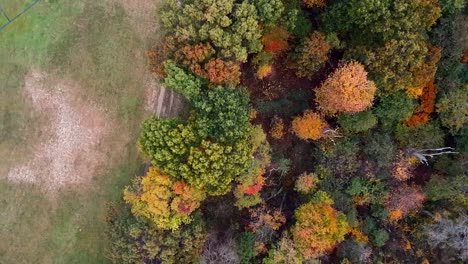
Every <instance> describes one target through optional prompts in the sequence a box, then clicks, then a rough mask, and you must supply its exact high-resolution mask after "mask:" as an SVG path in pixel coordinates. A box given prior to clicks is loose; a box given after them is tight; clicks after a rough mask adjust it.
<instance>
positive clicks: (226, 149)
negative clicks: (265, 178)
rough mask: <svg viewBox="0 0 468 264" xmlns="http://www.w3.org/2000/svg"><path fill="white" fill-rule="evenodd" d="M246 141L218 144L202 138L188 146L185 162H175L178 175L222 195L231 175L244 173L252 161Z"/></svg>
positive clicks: (229, 185)
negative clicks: (177, 163)
mask: <svg viewBox="0 0 468 264" xmlns="http://www.w3.org/2000/svg"><path fill="white" fill-rule="evenodd" d="M251 157H252V152H251V149H250V146H249V143H248V141H246V140H244V141H238V142H237V143H235V144H234V145H222V144H218V143H214V142H211V141H207V140H202V142H201V144H200V145H199V146H197V147H192V148H190V152H189V155H188V157H187V163H185V164H179V167H180V168H179V170H180V175H181V177H182V178H183V179H185V180H186V181H187V182H188V183H189V184H190V185H192V186H194V187H195V188H197V189H199V190H205V191H206V192H207V193H208V194H210V195H223V194H226V193H227V192H229V191H230V189H231V183H232V181H233V180H234V178H235V177H237V176H239V175H241V174H243V173H245V171H246V170H247V168H248V167H249V166H250V164H251V163H252V158H251Z"/></svg>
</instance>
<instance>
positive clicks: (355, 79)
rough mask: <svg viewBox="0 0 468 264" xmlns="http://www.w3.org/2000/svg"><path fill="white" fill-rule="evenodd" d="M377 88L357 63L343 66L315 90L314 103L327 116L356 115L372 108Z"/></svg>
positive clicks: (362, 67)
mask: <svg viewBox="0 0 468 264" xmlns="http://www.w3.org/2000/svg"><path fill="white" fill-rule="evenodd" d="M376 90H377V88H376V86H375V84H374V82H373V81H370V80H369V79H367V72H366V70H365V69H364V66H363V65H362V64H360V63H358V62H350V63H347V64H344V65H343V66H341V67H340V68H338V69H337V70H336V71H335V72H334V73H332V74H331V75H330V76H329V77H328V78H327V80H326V81H325V82H324V83H323V84H322V85H321V86H320V87H319V88H318V89H317V91H316V96H317V98H316V101H317V103H318V104H319V107H320V109H321V110H323V111H324V112H326V113H329V114H336V113H340V112H344V113H356V112H361V111H363V110H366V109H367V108H369V107H370V106H372V103H373V100H374V95H375V92H376Z"/></svg>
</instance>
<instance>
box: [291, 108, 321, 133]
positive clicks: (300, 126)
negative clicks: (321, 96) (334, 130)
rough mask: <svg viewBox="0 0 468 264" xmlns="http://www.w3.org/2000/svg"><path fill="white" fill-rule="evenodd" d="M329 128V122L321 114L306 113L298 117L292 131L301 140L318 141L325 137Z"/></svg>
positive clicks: (294, 121)
mask: <svg viewBox="0 0 468 264" xmlns="http://www.w3.org/2000/svg"><path fill="white" fill-rule="evenodd" d="M328 128H329V126H328V124H327V122H326V121H325V120H323V118H322V117H320V115H319V114H317V113H314V112H312V111H306V112H305V113H304V114H303V115H302V116H297V117H295V118H294V119H293V121H292V131H293V132H294V133H295V134H296V136H298V137H299V138H300V139H304V140H306V139H312V140H317V139H321V138H323V137H324V136H325V131H326V130H327V129H328Z"/></svg>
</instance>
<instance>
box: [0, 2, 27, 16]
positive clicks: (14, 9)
mask: <svg viewBox="0 0 468 264" xmlns="http://www.w3.org/2000/svg"><path fill="white" fill-rule="evenodd" d="M34 2H35V0H14V1H12V0H0V6H2V8H3V10H4V11H5V13H6V14H7V15H8V17H9V18H10V19H12V18H13V17H15V16H16V15H18V14H19V13H21V12H22V11H23V10H24V9H25V8H27V7H28V6H30V5H31V4H33V3H34Z"/></svg>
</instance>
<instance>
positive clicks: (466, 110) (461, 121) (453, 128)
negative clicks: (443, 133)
mask: <svg viewBox="0 0 468 264" xmlns="http://www.w3.org/2000/svg"><path fill="white" fill-rule="evenodd" d="M437 112H438V113H439V116H440V120H441V122H442V124H443V125H444V126H445V127H447V128H449V129H450V132H451V133H452V134H454V135H456V134H459V133H460V132H462V131H463V128H464V127H466V125H467V124H468V85H464V86H461V87H460V88H458V89H452V90H450V91H449V92H448V93H446V94H444V95H442V97H441V98H440V99H439V101H438V103H437Z"/></svg>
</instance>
